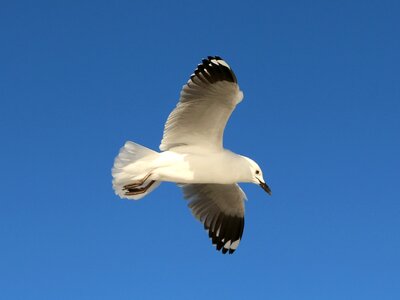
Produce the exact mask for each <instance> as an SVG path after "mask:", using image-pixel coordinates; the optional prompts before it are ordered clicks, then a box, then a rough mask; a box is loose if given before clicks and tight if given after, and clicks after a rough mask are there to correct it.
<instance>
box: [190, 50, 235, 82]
mask: <svg viewBox="0 0 400 300" xmlns="http://www.w3.org/2000/svg"><path fill="white" fill-rule="evenodd" d="M193 77H197V78H199V79H200V80H201V81H207V82H209V83H215V82H218V81H228V82H234V83H237V78H236V76H235V73H234V72H233V71H232V69H231V67H230V66H229V65H228V64H227V63H226V61H225V60H223V59H222V58H221V57H220V56H207V58H204V59H203V60H202V62H201V64H199V65H198V66H197V68H196V70H195V71H194V73H193V75H192V76H191V77H190V78H191V79H192V80H193Z"/></svg>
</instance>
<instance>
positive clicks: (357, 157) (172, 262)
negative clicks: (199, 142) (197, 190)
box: [0, 0, 400, 300]
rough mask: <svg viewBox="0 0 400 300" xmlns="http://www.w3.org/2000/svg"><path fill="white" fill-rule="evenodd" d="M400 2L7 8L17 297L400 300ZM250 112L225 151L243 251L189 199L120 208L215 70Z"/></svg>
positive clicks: (6, 230)
mask: <svg viewBox="0 0 400 300" xmlns="http://www.w3.org/2000/svg"><path fill="white" fill-rule="evenodd" d="M399 3H400V2H399V1H378V0H376V1H368V0H367V1H222V2H221V1H219V2H218V1H196V2H195V1H190V2H188V1H163V2H161V1H159V2H153V1H140V2H139V1H109V2H106V1H47V2H45V1H8V2H6V1H3V2H2V3H1V5H0V41H1V46H0V116H1V117H0V136H1V147H0V163H1V181H0V185H1V197H0V237H1V238H0V291H1V292H0V293H1V297H2V299H24V300H25V299H307V300H309V299H400V234H399V229H400V192H399V179H400V158H399V154H400V84H399V79H400V73H399V70H400V55H399V53H400V38H399V37H400V21H399V15H400V4H399ZM207 55H219V56H222V57H223V58H225V59H226V60H227V61H228V63H229V64H230V65H231V66H232V68H233V69H234V71H235V72H236V75H237V78H238V80H239V84H240V87H241V89H242V90H243V91H244V94H245V98H244V101H243V102H242V103H241V104H240V105H239V106H238V107H237V110H236V111H235V112H234V114H233V116H232V118H231V120H230V122H229V124H228V128H227V130H226V134H225V146H226V147H227V148H228V149H231V150H233V151H235V152H238V153H241V154H246V155H248V156H250V157H253V158H254V159H255V160H256V161H258V162H259V163H260V165H261V166H262V167H263V169H264V176H265V178H266V179H267V181H268V183H269V185H270V186H271V188H272V191H273V196H272V197H268V195H266V194H265V192H264V191H262V190H261V189H260V188H259V187H257V186H255V185H249V184H246V185H242V188H243V189H244V190H245V192H246V193H247V196H248V199H249V201H248V202H247V203H246V227H245V231H244V238H243V240H242V243H241V245H240V247H239V248H238V251H236V253H235V254H234V255H230V256H228V255H225V256H224V255H222V254H220V253H219V252H217V251H215V250H214V249H213V247H212V246H211V244H210V242H209V240H208V237H207V236H206V233H205V232H204V231H203V230H202V226H201V224H200V223H198V222H197V221H196V220H195V219H194V218H193V217H192V216H191V213H190V211H189V209H188V208H187V207H186V203H185V201H184V200H183V199H182V194H181V191H180V190H179V188H177V187H176V186H174V185H173V184H168V183H166V184H162V185H161V186H160V187H159V188H158V189H157V190H155V191H154V192H153V193H152V194H151V195H149V196H148V197H146V198H144V199H142V200H140V201H138V202H130V201H124V200H120V199H119V198H118V197H117V196H115V195H114V192H113V190H112V187H111V167H112V164H113V160H114V157H115V156H116V154H117V153H118V150H119V148H120V147H121V146H122V145H123V143H124V142H125V141H126V140H133V141H136V142H138V143H141V144H144V145H147V146H148V147H151V148H153V149H157V148H158V145H159V142H160V139H161V136H162V129H163V125H164V122H165V120H166V118H167V116H168V114H169V112H170V111H171V110H172V109H173V107H174V106H175V104H176V102H177V99H178V97H179V92H180V89H181V87H182V85H183V84H184V83H185V82H186V81H187V79H188V76H189V75H190V74H191V72H192V71H193V70H194V68H195V67H196V65H197V64H198V63H199V62H200V60H201V58H203V57H205V56H207Z"/></svg>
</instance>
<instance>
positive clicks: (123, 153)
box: [112, 141, 161, 200]
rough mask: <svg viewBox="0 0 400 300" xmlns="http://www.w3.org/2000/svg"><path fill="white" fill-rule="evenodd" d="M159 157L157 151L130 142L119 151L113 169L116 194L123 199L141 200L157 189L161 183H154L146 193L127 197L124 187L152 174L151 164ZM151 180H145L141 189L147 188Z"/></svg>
mask: <svg viewBox="0 0 400 300" xmlns="http://www.w3.org/2000/svg"><path fill="white" fill-rule="evenodd" d="M157 155H158V153H157V152H156V151H153V150H151V149H149V148H146V147H144V146H141V145H139V144H136V143H134V142H131V141H128V142H126V143H125V145H124V146H123V147H122V148H121V150H120V151H119V154H118V156H117V157H116V158H115V161H114V166H113V168H112V176H113V188H114V191H115V193H116V194H117V195H118V196H120V197H121V198H127V199H134V200H139V199H140V198H143V197H144V196H146V195H147V194H149V193H150V192H152V191H153V190H154V189H155V188H156V187H158V186H159V185H160V183H161V182H160V181H156V182H154V183H153V184H152V185H151V186H150V187H149V188H148V189H147V190H146V192H144V193H141V194H137V195H126V193H127V191H126V190H124V186H126V185H127V184H131V183H132V182H134V181H137V180H141V179H143V178H145V177H146V176H147V175H148V174H149V173H150V172H151V164H150V162H151V161H152V160H153V159H154V158H155V157H156V156H157ZM151 181H152V180H151V178H149V179H147V180H145V182H144V183H143V184H142V185H141V187H145V186H146V185H148V184H149V183H150V182H151Z"/></svg>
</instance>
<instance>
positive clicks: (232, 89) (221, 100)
mask: <svg viewBox="0 0 400 300" xmlns="http://www.w3.org/2000/svg"><path fill="white" fill-rule="evenodd" d="M242 99H243V93H242V91H240V89H239V85H238V84H237V80H236V76H235V74H234V73H233V71H232V69H231V68H230V67H229V65H228V64H227V63H226V62H225V61H224V60H223V59H222V58H220V57H218V56H215V57H212V56H209V57H208V58H207V59H203V61H202V63H201V64H199V65H198V66H197V69H196V70H195V71H194V74H192V75H191V77H190V79H189V81H188V82H187V83H186V84H185V85H184V86H183V88H182V91H181V94H180V99H179V102H178V104H177V106H176V108H175V109H174V110H173V111H172V112H171V114H170V115H169V117H168V120H167V122H166V123H165V127H164V135H163V139H162V141H161V145H160V150H161V151H165V150H169V149H171V148H173V147H177V146H182V145H199V146H201V147H203V148H207V147H208V148H211V149H221V148H222V147H223V145H222V137H223V133H224V129H225V125H226V123H227V121H228V119H229V116H230V115H231V113H232V111H233V110H234V109H235V107H236V105H237V104H238V103H239V102H240V101H242Z"/></svg>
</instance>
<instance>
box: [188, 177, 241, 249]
mask: <svg viewBox="0 0 400 300" xmlns="http://www.w3.org/2000/svg"><path fill="white" fill-rule="evenodd" d="M182 189H183V194H184V197H185V199H187V200H189V204H188V206H189V207H190V209H191V210H192V213H193V215H194V217H195V218H196V219H198V220H199V221H200V222H202V223H203V224H204V228H205V229H206V230H207V231H208V235H209V237H210V238H211V239H212V243H213V245H216V247H217V250H221V249H222V253H224V254H225V253H227V252H228V251H229V254H231V253H233V252H234V251H235V250H236V248H237V247H238V246H239V242H240V239H241V238H242V234H243V229H244V200H245V199H246V195H245V193H244V192H243V191H242V189H241V188H240V187H239V186H238V185H237V184H185V185H182Z"/></svg>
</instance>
